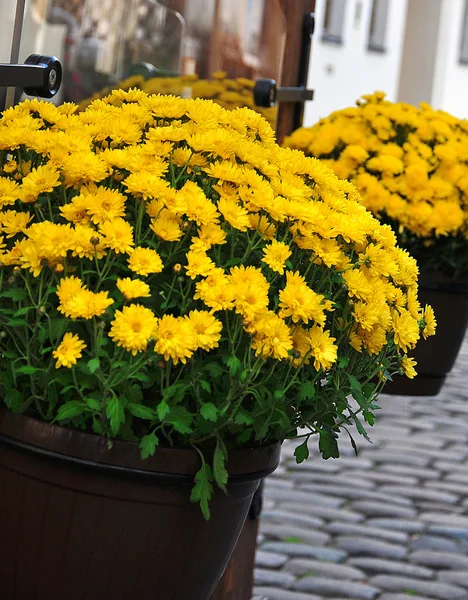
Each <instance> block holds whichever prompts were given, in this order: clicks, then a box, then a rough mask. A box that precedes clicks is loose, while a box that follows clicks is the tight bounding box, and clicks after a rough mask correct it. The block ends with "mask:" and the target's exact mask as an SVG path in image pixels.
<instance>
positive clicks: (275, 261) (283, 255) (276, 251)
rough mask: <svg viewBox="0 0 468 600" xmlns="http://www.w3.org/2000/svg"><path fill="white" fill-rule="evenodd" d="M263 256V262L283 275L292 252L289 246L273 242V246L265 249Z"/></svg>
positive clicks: (270, 245)
mask: <svg viewBox="0 0 468 600" xmlns="http://www.w3.org/2000/svg"><path fill="white" fill-rule="evenodd" d="M263 254H264V256H263V258H262V261H263V262H264V263H266V264H267V265H268V266H269V267H270V269H272V270H273V271H276V272H277V273H279V274H280V275H283V273H284V268H285V262H286V261H287V260H288V258H289V257H290V256H291V254H292V252H291V249H290V248H289V246H288V245H287V244H285V243H283V242H278V241H277V240H273V241H272V242H271V244H269V245H268V246H266V247H265V248H264V249H263Z"/></svg>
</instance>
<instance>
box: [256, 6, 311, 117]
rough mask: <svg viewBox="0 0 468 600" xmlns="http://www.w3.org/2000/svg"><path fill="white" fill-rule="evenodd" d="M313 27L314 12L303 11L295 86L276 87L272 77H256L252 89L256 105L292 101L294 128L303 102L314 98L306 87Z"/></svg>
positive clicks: (301, 111)
mask: <svg viewBox="0 0 468 600" xmlns="http://www.w3.org/2000/svg"><path fill="white" fill-rule="evenodd" d="M314 29H315V15H314V13H305V15H304V17H303V19H302V32H301V33H302V44H301V54H300V58H299V73H298V78H297V79H298V81H297V87H278V85H277V83H276V81H275V80H274V79H257V81H256V82H255V87H254V89H253V96H254V103H255V104H256V105H257V106H261V107H264V108H270V107H272V106H274V105H275V104H276V103H278V102H292V103H295V104H297V107H296V110H295V114H294V128H297V127H300V126H301V125H302V118H303V115H304V102H306V101H308V100H313V98H314V91H313V90H309V89H307V87H306V86H307V76H308V73H309V60H310V49H311V44H312V35H313V33H314Z"/></svg>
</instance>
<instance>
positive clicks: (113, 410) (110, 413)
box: [106, 396, 125, 435]
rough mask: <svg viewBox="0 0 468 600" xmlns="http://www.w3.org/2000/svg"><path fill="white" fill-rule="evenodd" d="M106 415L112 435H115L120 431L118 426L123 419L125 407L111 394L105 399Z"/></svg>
mask: <svg viewBox="0 0 468 600" xmlns="http://www.w3.org/2000/svg"><path fill="white" fill-rule="evenodd" d="M106 415H107V418H108V419H109V420H110V428H111V433H112V435H117V434H118V433H119V431H120V426H121V425H122V423H124V421H125V409H124V406H123V402H122V401H121V400H120V398H118V397H117V396H113V397H112V398H110V399H109V400H107V407H106Z"/></svg>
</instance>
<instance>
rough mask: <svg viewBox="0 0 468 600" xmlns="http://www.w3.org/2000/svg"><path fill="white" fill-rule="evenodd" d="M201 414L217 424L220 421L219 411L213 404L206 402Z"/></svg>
mask: <svg viewBox="0 0 468 600" xmlns="http://www.w3.org/2000/svg"><path fill="white" fill-rule="evenodd" d="M200 414H201V416H202V417H203V418H204V419H206V420H207V421H212V422H213V423H216V421H217V420H218V409H217V408H216V406H215V405H214V404H213V403H212V402H206V403H205V404H202V407H201V409H200Z"/></svg>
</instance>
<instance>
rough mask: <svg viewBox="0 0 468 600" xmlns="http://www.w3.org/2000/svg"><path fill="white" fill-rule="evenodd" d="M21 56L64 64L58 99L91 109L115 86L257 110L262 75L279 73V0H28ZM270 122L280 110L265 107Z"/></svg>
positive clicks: (282, 34) (282, 35)
mask: <svg viewBox="0 0 468 600" xmlns="http://www.w3.org/2000/svg"><path fill="white" fill-rule="evenodd" d="M26 12H27V14H26V17H25V23H24V34H23V42H22V52H21V55H22V56H21V58H22V60H24V59H25V58H26V57H27V56H28V55H29V54H31V53H40V54H53V55H55V56H57V58H59V59H60V61H61V62H62V65H63V67H64V80H63V84H62V89H61V91H60V93H59V94H58V96H57V97H56V98H55V99H54V102H63V101H74V102H79V103H81V106H82V107H84V106H86V105H87V104H88V103H89V102H90V101H92V100H93V99H95V98H97V97H99V96H103V95H105V94H107V93H108V92H109V90H110V89H111V88H115V87H120V88H124V89H125V88H128V87H140V88H142V89H145V90H146V91H148V92H153V93H174V94H179V95H183V96H185V97H190V96H192V97H202V98H212V99H213V100H215V101H216V102H219V103H220V104H222V105H223V106H225V107H227V108H235V107H236V106H250V107H252V108H254V105H253V98H252V88H253V85H254V81H255V79H257V78H258V77H268V78H272V79H276V80H277V81H279V80H280V78H281V65H282V62H283V53H284V45H285V40H286V25H287V23H286V18H285V15H284V11H283V9H282V7H281V3H280V0H236V2H233V1H232V0H162V1H157V0H99V1H97V0H29V2H28V6H27V11H26ZM259 110H260V111H261V112H262V113H263V114H264V115H265V116H266V117H267V118H268V119H269V120H270V122H271V123H272V124H274V121H275V114H276V111H275V109H259Z"/></svg>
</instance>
